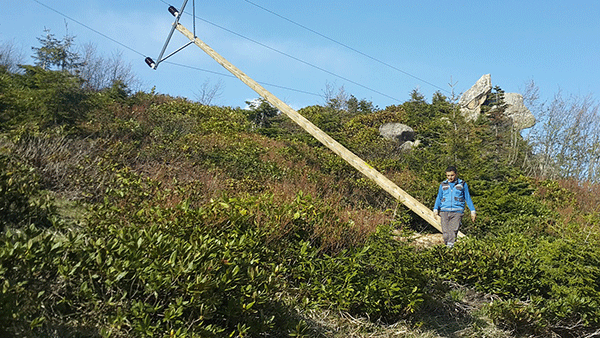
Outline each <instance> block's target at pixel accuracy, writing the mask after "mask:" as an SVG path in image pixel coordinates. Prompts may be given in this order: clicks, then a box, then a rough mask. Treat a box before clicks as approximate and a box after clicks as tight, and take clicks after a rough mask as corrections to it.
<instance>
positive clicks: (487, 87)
mask: <svg viewBox="0 0 600 338" xmlns="http://www.w3.org/2000/svg"><path fill="white" fill-rule="evenodd" d="M491 91H492V78H491V76H490V74H485V75H483V76H482V77H481V78H480V79H479V80H477V82H476V83H475V85H473V87H471V88H469V90H467V91H466V92H465V93H464V94H463V95H462V96H461V97H460V100H459V101H458V105H459V107H460V111H461V113H462V114H463V116H464V117H465V119H467V121H474V120H477V118H478V117H479V114H480V113H481V105H482V104H483V103H484V102H485V100H486V99H487V97H488V95H489V94H490V93H491ZM504 103H505V104H506V109H505V111H504V115H505V116H506V117H508V118H509V119H510V120H511V121H512V124H513V127H514V128H515V129H517V130H523V129H526V128H531V127H533V125H534V124H535V117H534V116H533V114H532V113H531V111H530V110H529V109H527V107H526V106H525V103H524V102H523V96H522V95H521V94H517V93H504Z"/></svg>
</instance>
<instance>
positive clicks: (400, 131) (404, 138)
mask: <svg viewBox="0 0 600 338" xmlns="http://www.w3.org/2000/svg"><path fill="white" fill-rule="evenodd" d="M379 135H381V136H382V137H383V138H385V139H388V140H395V141H398V144H399V149H400V151H409V150H411V149H412V148H415V147H417V146H418V145H419V144H420V143H421V142H420V141H419V140H416V141H415V131H414V130H413V129H412V128H411V127H409V126H407V125H405V124H402V123H384V124H382V125H381V126H380V127H379Z"/></svg>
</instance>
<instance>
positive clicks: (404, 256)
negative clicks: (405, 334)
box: [288, 229, 425, 322]
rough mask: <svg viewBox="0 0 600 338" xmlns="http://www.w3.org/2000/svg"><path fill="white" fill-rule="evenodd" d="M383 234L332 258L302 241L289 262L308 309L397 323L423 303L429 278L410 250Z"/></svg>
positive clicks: (386, 231) (294, 281)
mask: <svg viewBox="0 0 600 338" xmlns="http://www.w3.org/2000/svg"><path fill="white" fill-rule="evenodd" d="M388 231H389V230H385V229H381V230H380V231H379V232H378V233H377V234H375V235H373V236H372V237H371V239H370V240H369V241H368V244H367V245H366V246H363V247H356V248H351V249H346V250H343V251H341V252H339V253H337V254H334V255H323V256H321V254H320V253H319V251H318V250H316V249H315V248H314V247H312V246H311V245H310V243H309V242H302V243H301V245H300V248H299V251H298V252H297V255H296V256H291V255H290V256H289V257H294V258H290V259H291V261H290V263H289V264H288V265H289V266H292V268H291V273H292V274H291V277H290V278H291V280H292V283H293V285H294V286H295V287H296V288H297V289H298V293H299V296H300V297H302V298H303V299H304V300H303V302H304V303H305V304H314V303H316V304H322V306H333V307H335V308H337V309H339V310H342V311H348V312H349V313H351V314H353V315H360V316H368V317H370V318H372V319H374V320H376V319H381V320H384V321H388V322H395V321H398V320H400V319H401V318H406V317H407V316H408V315H409V314H411V313H413V312H414V311H416V310H417V309H418V308H419V306H420V305H421V304H422V302H423V298H424V295H423V290H424V285H425V278H424V275H423V273H422V271H420V270H419V269H418V267H417V263H416V262H417V259H416V254H415V252H414V250H413V249H412V248H409V247H407V246H405V245H403V244H401V243H398V242H396V241H394V240H392V239H391V236H390V235H389V232H388Z"/></svg>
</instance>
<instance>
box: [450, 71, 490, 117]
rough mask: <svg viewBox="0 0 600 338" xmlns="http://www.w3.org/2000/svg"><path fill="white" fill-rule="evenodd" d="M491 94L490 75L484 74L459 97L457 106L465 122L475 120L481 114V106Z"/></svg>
mask: <svg viewBox="0 0 600 338" xmlns="http://www.w3.org/2000/svg"><path fill="white" fill-rule="evenodd" d="M491 92H492V77H491V75H490V74H485V75H483V76H482V77H481V78H479V80H477V82H476V83H475V85H473V87H471V88H469V90H467V91H466V92H465V93H464V94H463V95H462V96H461V97H460V100H459V101H458V106H459V107H460V111H461V112H462V114H463V115H464V116H465V118H466V119H467V121H474V120H477V118H478V117H479V113H480V112H481V105H482V104H483V103H484V102H485V100H486V99H487V96H488V94H490V93H491Z"/></svg>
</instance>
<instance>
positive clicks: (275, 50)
mask: <svg viewBox="0 0 600 338" xmlns="http://www.w3.org/2000/svg"><path fill="white" fill-rule="evenodd" d="M159 1H161V2H162V3H164V4H167V5H168V3H167V2H166V1H164V0H159ZM186 14H188V15H193V14H189V13H186ZM194 18H195V19H198V20H200V21H203V22H205V23H207V24H209V25H212V26H214V27H217V28H219V29H221V30H224V31H226V32H228V33H231V34H233V35H236V36H238V37H240V38H242V39H245V40H248V41H250V42H252V43H255V44H257V45H259V46H262V47H264V48H266V49H268V50H271V51H273V52H276V53H279V54H281V55H283V56H286V57H288V58H290V59H292V60H295V61H298V62H300V63H303V64H305V65H307V66H310V67H312V68H315V69H317V70H320V71H322V72H325V73H327V74H329V75H332V76H335V77H337V78H340V79H342V80H344V81H347V82H350V83H352V84H354V85H357V86H359V87H361V88H364V89H366V90H369V91H371V92H374V93H377V94H379V95H381V96H384V97H387V98H388V99H392V100H394V101H397V102H402V101H401V100H400V99H397V98H395V97H393V96H390V95H388V94H385V93H383V92H380V91H378V90H376V89H373V88H370V87H368V86H365V85H363V84H361V83H359V82H356V81H354V80H351V79H349V78H347V77H344V76H341V75H338V74H336V73H334V72H331V71H329V70H327V69H325V68H322V67H320V66H317V65H314V64H312V63H310V62H308V61H304V60H302V59H300V58H298V57H295V56H293V55H291V54H288V53H285V52H283V51H280V50H278V49H276V48H273V47H271V46H268V45H266V44H264V43H262V42H259V41H256V40H254V39H251V38H249V37H247V36H245V35H243V34H240V33H237V32H234V31H232V30H230V29H228V28H225V27H223V26H221V25H218V24H216V23H214V22H211V21H208V20H206V19H203V18H201V17H198V16H195V15H194Z"/></svg>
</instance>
